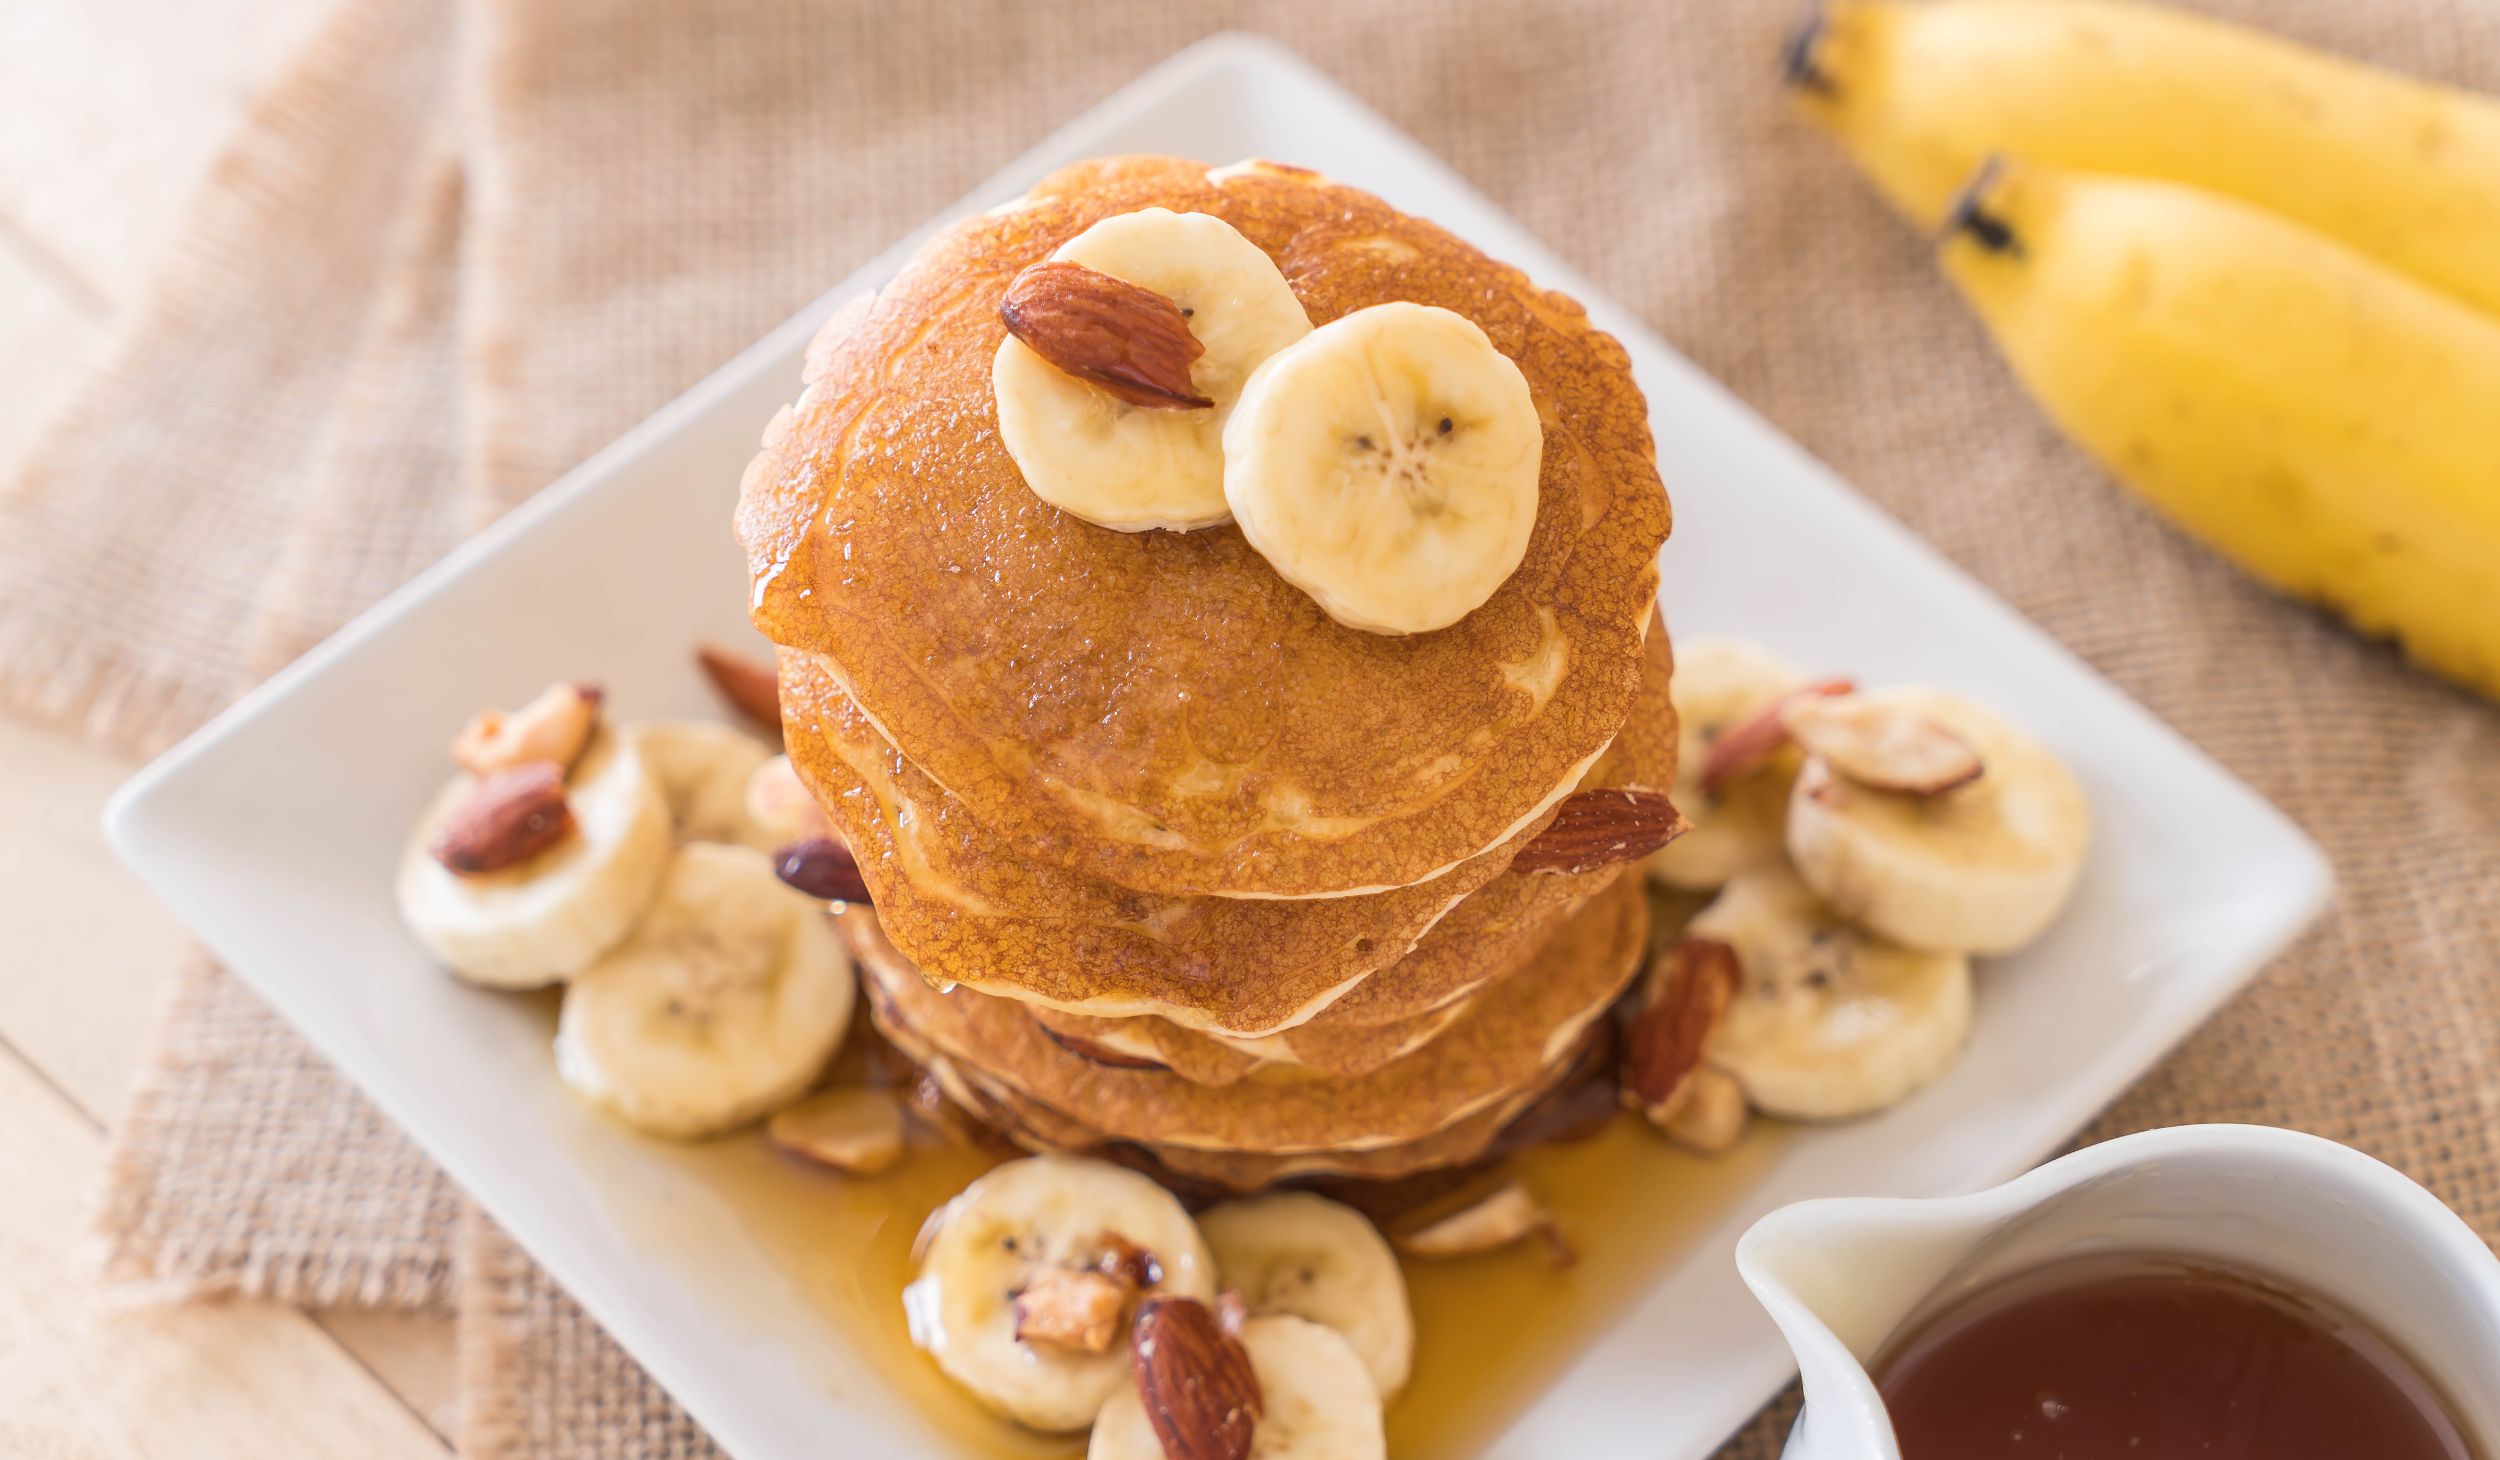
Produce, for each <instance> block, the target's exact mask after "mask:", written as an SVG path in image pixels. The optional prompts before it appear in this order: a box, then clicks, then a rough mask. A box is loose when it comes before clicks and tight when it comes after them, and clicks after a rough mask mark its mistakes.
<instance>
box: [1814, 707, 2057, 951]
mask: <svg viewBox="0 0 2500 1460" xmlns="http://www.w3.org/2000/svg"><path fill="white" fill-rule="evenodd" d="M1853 698H1854V701H1855V702H1857V703H1858V704H1859V705H1860V706H1861V707H1862V708H1864V709H1866V710H1877V709H1881V710H1889V711H1893V712H1897V713H1899V714H1902V715H1905V716H1912V717H1923V718H1924V719H1926V720H1929V721H1932V722H1934V723H1935V724H1936V725H1940V726H1942V727H1943V728H1944V729H1945V730H1947V731H1950V732H1952V733H1953V734H1955V735H1958V736H1959V737H1961V739H1963V740H1965V741H1968V742H1969V743H1970V745H1971V746H1972V747H1974V748H1975V749H1976V750H1977V751H1978V754H1979V763H1980V766H1981V770H1980V774H1979V776H1978V778H1977V779H1976V780H1972V781H1970V782H1969V784H1967V785H1961V786H1958V787H1955V788H1954V789H1951V790H1946V791H1943V792H1941V793H1938V794H1933V795H1914V794H1903V793H1900V792H1894V791H1885V790H1879V789H1877V788H1875V787H1874V786H1871V785H1868V784H1865V783H1864V782H1862V781H1855V780H1851V779H1849V778H1848V777H1847V776H1845V775H1843V774H1841V773H1840V771H1839V770H1838V768H1837V767H1835V766H1834V765H1833V764H1831V763H1830V762H1828V761H1826V760H1825V759H1824V758H1823V757H1821V756H1815V755H1809V756H1808V757H1806V763H1805V768H1804V770H1803V771H1801V772H1800V773H1799V774H1798V777H1797V784H1796V788H1795V790H1794V791H1793V792H1792V793H1791V795H1790V796H1789V800H1788V854H1789V856H1790V857H1791V858H1793V859H1794V860H1795V862H1796V864H1797V872H1798V875H1800V876H1802V877H1803V878H1804V879H1805V880H1806V883H1807V885H1809V886H1811V887H1812V888H1813V889H1814V890H1815V891H1816V892H1817V893H1820V894H1821V895H1822V897H1823V899H1824V900H1825V901H1826V902H1829V903H1830V904H1831V905H1832V906H1833V907H1835V908H1838V909H1839V910H1840V911H1841V912H1842V913H1845V914H1846V915H1848V916H1849V917H1852V918H1855V919H1856V920H1858V921H1859V922H1861V923H1864V924H1865V925H1866V926H1867V927H1868V928H1870V929H1872V930H1874V931H1875V932H1878V933H1881V934H1883V935H1884V936H1885V937H1887V938H1890V939H1892V940H1893V941H1895V942H1898V943H1904V944H1907V945H1909V946H1910V947H1913V948H1936V949H1945V950H1950V951H1953V952H1959V953H2005V952H2010V951H2012V950H2013V949H2016V948H2019V947H2021V946H2022V945H2024V944H2025V943H2028V942H2030V941H2031V940H2032V939H2033V938H2036V937H2038V936H2039V935H2040V933H2041V931H2042V930H2043V929H2045V928H2047V927H2048V925H2049V924H2050V923H2051V922H2052V921H2054V920H2055V918H2056V917H2057V914H2058V912H2059V911H2060V910H2061V909H2062V908H2064V907H2065V905H2066V899H2067V897H2068V896H2069V895H2070V894H2072V893H2073V891H2074V888H2075V880H2076V878H2077V877H2078V876H2079V875H2080V874H2081V872H2082V871H2083V857H2084V851H2085V849H2086V847H2087V846H2088V845H2089V844H2090V841H2091V828H2092V813H2091V806H2090V804H2089V803H2088V802H2087V801H2085V799H2084V795H2083V788H2082V787H2081V786H2080V785H2078V784H2076V782H2075V778H2074V776H2073V774H2072V773H2071V772H2069V771H2068V770H2067V769H2066V767H2065V765H2064V764H2063V763H2061V762H2060V761H2059V760H2058V759H2057V757H2056V756H2054V755H2052V754H2050V753H2049V751H2048V750H2047V748H2046V747H2044V746H2042V745H2041V744H2040V743H2039V742H2038V741H2036V740H2033V739H2032V738H2031V737H2030V736H2028V735H2025V734H2023V733H2022V732H2021V731H2019V730H2016V729H2015V728H2014V727H2012V726H2011V725H2008V724H2006V723H2005V722H2004V721H2003V720H2001V719H1999V718H1998V717H1997V716H1996V715H1995V714H1993V713H1991V712H1990V711H1988V710H1985V709H1982V708H1980V707H1979V706H1977V705H1974V704H1972V703H1970V702H1969V701H1967V700H1961V699H1956V698H1954V697H1952V696H1950V695H1944V694H1938V693H1936V692H1935V691H1933V690H1923V689H1895V690H1884V691H1879V692H1874V693H1869V694H1864V695H1859V696H1855V697H1853Z"/></svg>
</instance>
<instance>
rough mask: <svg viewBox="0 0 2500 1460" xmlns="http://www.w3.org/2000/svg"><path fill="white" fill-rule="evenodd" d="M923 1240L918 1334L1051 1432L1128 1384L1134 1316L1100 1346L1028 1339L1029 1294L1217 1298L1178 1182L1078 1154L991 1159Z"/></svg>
mask: <svg viewBox="0 0 2500 1460" xmlns="http://www.w3.org/2000/svg"><path fill="white" fill-rule="evenodd" d="M926 1240H927V1249H926V1251H925V1253H924V1255H923V1256H922V1258H921V1260H920V1271H919V1275H918V1276H917V1277H916V1278H914V1279H913V1280H912V1284H911V1286H910V1287H909V1288H907V1289H905V1290H904V1292H903V1308H904V1312H905V1314H906V1315H907V1316H908V1317H909V1319H910V1322H911V1336H912V1342H913V1343H915V1344H917V1345H919V1347H920V1348H922V1349H923V1350H925V1351H926V1352H927V1353H928V1355H929V1356H930V1357H931V1358H932V1359H935V1360H936V1361H937V1366H938V1367H939V1368H940V1369H942V1370H944V1371H945V1372H946V1374H947V1376H948V1377H949V1378H951V1379H953V1380H954V1381H955V1382H956V1383H958V1384H961V1385H962V1386H963V1387H964V1388H966V1389H968V1390H970V1391H971V1392H972V1394H973V1396H974V1397H975V1398H977V1399H979V1400H980V1401H981V1402H982V1403H983V1404H986V1405H988V1406H989V1407H990V1408H992V1409H995V1410H997V1411H998V1412H999V1413H1001V1414H1003V1415H1005V1416H1007V1417H1008V1418H1009V1419H1012V1420H1015V1421H1017V1422H1018V1423H1021V1424H1025V1425H1029V1426H1031V1427H1032V1428H1034V1429H1037V1430H1041V1431H1044V1432H1046V1433H1053V1434H1057V1433H1063V1432H1066V1431H1070V1430H1081V1429H1083V1428H1085V1427H1086V1426H1087V1425H1089V1424H1091V1423H1093V1420H1094V1415H1095V1413H1096V1412H1097V1411H1099V1410H1100V1409H1101V1408H1102V1406H1103V1401H1104V1400H1106V1399H1109V1398H1110V1397H1111V1396H1112V1394H1113V1393H1114V1392H1115V1391H1117V1390H1120V1389H1123V1388H1125V1387H1127V1385H1128V1376H1129V1345H1128V1327H1127V1322H1126V1319H1125V1317H1121V1318H1120V1319H1119V1321H1118V1322H1116V1323H1114V1324H1113V1325H1112V1330H1111V1331H1110V1332H1109V1333H1108V1334H1107V1335H1105V1336H1104V1342H1103V1344H1102V1346H1101V1347H1099V1348H1089V1347H1086V1346H1083V1345H1080V1344H1075V1343H1069V1342H1064V1341H1047V1342H1046V1341H1042V1340H1040V1339H1037V1338H1034V1337H1031V1336H1027V1337H1023V1338H1020V1337H1018V1336H1017V1335H1018V1330H1019V1328H1020V1327H1027V1328H1029V1327H1030V1326H1031V1325H1032V1323H1033V1320H1034V1318H1035V1316H1036V1315H1035V1314H1034V1313H1033V1311H1032V1305H1031V1304H1030V1303H1029V1302H1026V1301H1025V1300H1026V1299H1027V1298H1028V1297H1029V1296H1031V1295H1033V1294H1035V1293H1036V1292H1037V1291H1039V1292H1044V1293H1049V1292H1055V1291H1058V1290H1060V1289H1064V1288H1071V1287H1074V1286H1076V1285H1078V1284H1081V1283H1084V1282H1085V1280H1086V1279H1087V1278H1088V1277H1092V1278H1097V1279H1105V1280H1110V1281H1113V1282H1116V1283H1119V1284H1120V1285H1121V1286H1123V1287H1124V1288H1125V1289H1126V1292H1125V1295H1124V1299H1125V1307H1126V1310H1127V1311H1134V1308H1135V1299H1136V1297H1138V1296H1140V1295H1142V1294H1145V1293H1168V1294H1173V1295H1177V1296H1180V1297H1185V1298H1196V1299H1198V1300H1200V1301H1201V1302H1205V1301H1209V1300H1211V1299H1213V1297H1214V1296H1215V1260H1214V1259H1213V1258H1212V1257H1209V1256H1208V1255H1207V1247H1206V1243H1205V1241H1204V1240H1203V1239H1201V1238H1200V1237H1199V1235H1198V1228H1197V1226H1196V1224H1194V1223H1192V1222H1191V1221H1190V1220H1189V1214H1188V1213H1187V1212H1185V1211H1183V1210H1181V1204H1180V1203H1179V1202H1177V1201H1175V1200H1173V1199H1172V1194H1171V1193H1170V1192H1167V1191H1165V1190H1164V1189H1163V1188H1162V1187H1160V1186H1157V1185H1155V1184H1154V1182H1152V1181H1150V1180H1148V1179H1147V1178H1145V1177H1143V1176H1140V1175H1138V1174H1137V1173H1136V1172H1134V1171H1130V1170H1127V1169H1126V1168H1124V1167H1119V1166H1114V1165H1112V1164H1111V1163H1110V1162H1108V1161H1097V1160H1093V1159H1091V1158H1088V1157H1083V1156H1031V1157H1027V1158H1025V1159H1023V1160H1020V1161H1010V1162H1008V1163H1007V1164H1006V1165H1004V1166H1000V1167H998V1168H996V1169H994V1170H992V1171H991V1172H989V1173H988V1174H987V1175H985V1176H983V1177H981V1178H980V1179H979V1180H977V1181H975V1182H973V1183H972V1184H971V1185H970V1186H967V1187H965V1188H964V1189H963V1193H962V1194H961V1195H959V1196H957V1197H956V1198H955V1199H954V1201H953V1202H952V1203H950V1204H949V1205H948V1206H947V1207H946V1208H945V1209H944V1210H943V1211H942V1212H941V1213H940V1214H939V1216H938V1217H937V1219H936V1225H935V1229H934V1231H932V1232H930V1233H929V1234H927V1239H926ZM1093 1286H1097V1287H1098V1286H1099V1285H1098V1284H1095V1285H1093ZM1020 1305H1022V1306H1023V1307H1024V1308H1025V1312H1024V1313H1023V1314H1022V1316H1021V1317H1020V1315H1019V1311H1018V1310H1019V1306H1020ZM1365 1387H1366V1388H1367V1389H1368V1387H1369V1386H1368V1385H1366V1386H1365ZM1147 1453H1153V1452H1151V1451H1149V1452H1147Z"/></svg>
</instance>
